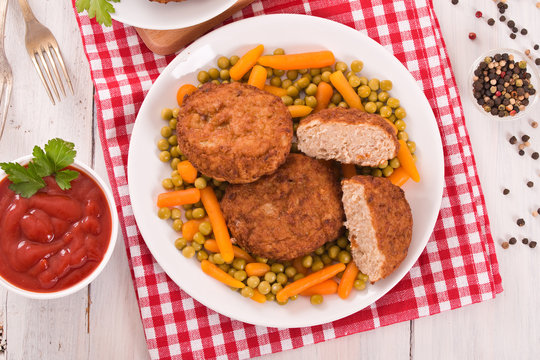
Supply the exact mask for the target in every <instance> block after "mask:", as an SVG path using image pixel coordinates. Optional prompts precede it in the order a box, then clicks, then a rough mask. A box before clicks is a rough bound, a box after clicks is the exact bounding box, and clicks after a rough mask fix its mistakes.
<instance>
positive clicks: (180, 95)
mask: <svg viewBox="0 0 540 360" xmlns="http://www.w3.org/2000/svg"><path fill="white" fill-rule="evenodd" d="M195 90H197V88H196V87H195V86H194V85H191V84H184V85H182V86H180V88H179V89H178V92H177V93H176V101H177V102H178V106H182V103H183V102H184V97H185V96H186V95H189V94H192V93H193V92H194V91H195Z"/></svg>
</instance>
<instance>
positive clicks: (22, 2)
mask: <svg viewBox="0 0 540 360" xmlns="http://www.w3.org/2000/svg"><path fill="white" fill-rule="evenodd" d="M19 6H20V7H21V10H22V13H23V16H24V20H25V21H26V22H30V21H32V20H36V17H35V16H34V13H33V12H32V9H31V8H30V5H28V1H26V0H19Z"/></svg>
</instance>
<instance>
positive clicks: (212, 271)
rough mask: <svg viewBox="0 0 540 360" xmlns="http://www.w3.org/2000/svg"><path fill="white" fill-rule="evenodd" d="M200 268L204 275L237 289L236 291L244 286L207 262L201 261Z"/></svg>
mask: <svg viewBox="0 0 540 360" xmlns="http://www.w3.org/2000/svg"><path fill="white" fill-rule="evenodd" d="M201 268H202V271H203V272H204V273H205V274H206V275H209V276H211V277H213V278H214V279H216V280H218V281H221V282H222V283H224V284H225V285H227V286H230V287H234V288H238V289H241V288H243V287H245V286H246V285H245V284H244V283H243V282H241V281H239V280H236V279H235V278H233V277H232V276H231V275H229V274H227V273H226V272H225V271H223V270H221V269H220V268H219V267H217V266H216V265H214V264H212V263H211V262H210V261H208V260H203V261H201Z"/></svg>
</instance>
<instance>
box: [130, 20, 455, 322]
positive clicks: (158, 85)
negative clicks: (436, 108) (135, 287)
mask: <svg viewBox="0 0 540 360" xmlns="http://www.w3.org/2000/svg"><path fill="white" fill-rule="evenodd" d="M230 39H242V41H235V42H232V41H229V40H230ZM257 44H264V45H265V47H266V49H267V50H266V52H270V51H272V50H273V49H275V48H278V47H282V48H284V49H285V51H288V52H290V53H292V52H301V51H310V50H320V49H330V50H332V51H333V52H334V54H335V55H336V58H337V59H339V60H342V61H345V62H347V63H350V62H351V61H352V60H354V59H361V60H362V61H363V62H364V70H363V71H362V73H363V74H364V75H367V76H368V77H377V78H379V79H391V80H392V81H393V83H394V89H393V90H392V91H391V95H392V96H395V97H397V98H398V99H400V101H401V104H402V105H403V106H404V107H405V109H406V110H407V112H408V115H407V118H406V121H407V132H408V133H409V134H410V137H411V138H412V139H413V140H414V141H415V142H416V144H417V149H418V151H417V155H418V163H417V165H418V168H419V171H420V174H421V176H422V181H421V182H420V183H413V182H412V181H409V182H408V183H407V184H406V185H405V187H404V190H405V194H406V196H407V199H408V200H409V202H410V204H411V208H412V213H413V219H414V226H413V238H412V242H411V245H410V248H409V254H408V255H407V258H406V259H405V260H404V261H403V263H402V264H401V265H400V266H399V268H398V269H396V271H394V273H393V274H391V275H390V276H389V277H387V278H386V279H384V280H381V281H379V282H377V283H376V284H374V285H370V286H368V287H367V289H366V290H365V291H361V292H356V291H353V292H352V295H351V296H350V297H349V299H347V300H346V301H344V300H341V299H340V298H339V297H338V296H327V297H326V298H325V300H324V303H323V304H322V305H321V306H312V305H310V304H309V299H307V298H302V297H301V298H300V299H298V300H296V301H291V302H289V303H288V304H287V305H286V306H279V305H277V304H275V303H270V304H269V303H266V304H264V305H261V304H258V303H256V302H254V301H252V300H250V299H246V298H243V297H242V296H240V294H238V293H236V292H233V291H231V290H230V289H229V288H228V287H226V286H225V285H222V284H220V283H218V282H217V281H216V280H214V279H212V278H210V277H208V276H206V275H205V274H204V273H203V272H202V271H201V269H200V265H199V263H198V261H197V260H195V259H186V258H184V257H183V256H182V254H181V253H180V252H179V251H177V250H175V248H174V244H173V243H174V240H175V238H177V237H178V235H177V234H176V233H175V232H174V231H173V230H172V229H171V225H170V224H167V223H165V222H164V221H163V220H160V219H159V218H158V217H157V215H156V212H157V208H156V205H155V202H156V198H157V195H158V193H160V192H162V191H163V190H162V187H161V180H162V179H163V178H165V177H168V176H170V172H171V169H170V167H169V166H168V165H164V164H163V163H162V162H160V161H159V159H158V153H159V151H158V150H157V147H156V143H157V141H158V140H159V139H160V131H159V130H160V128H161V127H162V126H163V125H164V121H163V120H161V118H160V111H161V109H162V108H164V107H173V106H175V105H176V98H175V96H176V89H178V87H179V86H180V85H182V84H185V83H191V84H196V83H197V81H196V76H197V72H198V71H199V70H202V69H207V68H209V67H211V66H215V61H216V59H217V58H218V57H219V56H222V55H226V56H231V55H234V54H239V55H241V54H243V53H245V52H246V51H247V50H249V49H251V48H253V47H254V46H256V45H257ZM443 168H444V162H443V152H442V146H441V139H440V135H439V130H438V128H437V125H436V120H435V118H434V116H433V112H432V111H431V108H430V106H429V103H428V101H427V99H426V98H425V96H424V94H423V92H422V91H421V90H420V88H419V87H418V85H417V84H416V81H415V80H414V79H413V77H412V75H411V74H409V72H408V71H407V70H406V69H405V67H404V66H403V65H402V64H401V63H400V62H399V61H398V60H397V59H396V58H394V57H393V56H392V55H391V54H390V53H388V52H387V51H386V50H385V49H384V48H383V47H382V46H380V45H379V44H377V43H376V42H375V41H373V40H371V39H370V38H368V37H367V36H365V35H363V34H361V33H359V32H357V31H355V30H353V29H351V28H349V27H347V26H344V25H341V24H338V23H336V22H333V21H329V20H325V19H321V18H317V17H310V16H305V15H267V16H258V17H255V18H250V19H247V20H242V21H238V22H235V23H232V24H230V25H227V26H224V27H222V28H220V29H218V30H215V31H213V32H211V33H209V34H208V35H206V36H204V37H202V38H201V39H199V40H198V41H196V42H195V43H193V44H192V45H191V46H189V47H188V48H186V49H185V50H184V51H183V52H182V53H180V54H179V55H178V56H177V57H176V59H174V60H173V61H172V62H171V63H170V64H169V66H168V67H167V68H166V69H165V70H164V71H163V72H162V73H161V75H160V76H159V78H158V79H157V80H156V82H155V83H154V85H153V86H152V89H151V90H150V92H149V93H148V95H147V96H146V99H145V100H144V102H143V104H142V107H141V109H140V111H139V114H138V116H137V120H136V123H135V127H134V129H133V134H132V137H131V146H130V149H129V161H128V179H129V192H130V196H131V202H132V205H133V212H134V214H135V218H136V220H137V224H138V226H139V229H140V231H141V233H142V235H143V237H144V239H145V241H146V244H147V245H148V248H149V249H150V251H151V252H152V254H153V255H154V257H155V258H156V260H157V262H158V263H159V264H160V265H161V267H162V268H163V269H164V270H165V272H166V273H167V274H168V275H169V276H170V277H171V279H172V280H173V281H174V282H175V283H177V284H178V285H179V286H180V287H181V288H182V289H183V290H184V291H186V292H187V293H188V294H190V295H191V296H192V297H194V298H195V299H197V300H198V301H199V302H201V303H202V304H204V305H206V306H207V307H209V308H211V309H213V310H215V311H217V312H219V313H221V314H223V315H226V316H229V317H231V318H234V319H238V320H241V321H244V322H247V323H251V324H256V325H262V326H271V327H282V328H285V327H303V326H312V325H318V324H322V323H326V322H330V321H333V320H337V319H340V318H343V317H345V316H347V315H350V314H353V313H355V312H357V311H359V310H361V309H362V308H364V307H366V306H368V305H370V304H371V303H373V302H374V301H376V300H377V299H379V298H380V297H381V296H383V295H384V294H385V293H386V292H388V291H389V290H390V289H391V288H392V287H394V285H396V284H397V283H398V282H399V281H400V280H401V279H402V278H403V277H404V276H405V274H406V273H407V272H408V271H409V270H410V268H411V267H412V265H413V264H414V262H415V261H416V260H417V259H418V256H420V253H421V252H422V251H423V250H424V247H425V246H426V243H427V241H428V239H429V237H430V235H431V233H432V231H433V226H434V224H435V220H436V219H437V215H438V213H439V208H440V204H441V198H442V190H443V171H444V170H443Z"/></svg>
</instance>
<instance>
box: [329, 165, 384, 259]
mask: <svg viewBox="0 0 540 360" xmlns="http://www.w3.org/2000/svg"><path fill="white" fill-rule="evenodd" d="M379 171H380V170H379ZM337 259H338V261H339V262H340V263H344V264H348V263H350V262H351V254H349V253H348V252H347V251H345V250H341V251H340V252H339V254H338V257H337Z"/></svg>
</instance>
